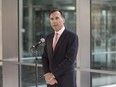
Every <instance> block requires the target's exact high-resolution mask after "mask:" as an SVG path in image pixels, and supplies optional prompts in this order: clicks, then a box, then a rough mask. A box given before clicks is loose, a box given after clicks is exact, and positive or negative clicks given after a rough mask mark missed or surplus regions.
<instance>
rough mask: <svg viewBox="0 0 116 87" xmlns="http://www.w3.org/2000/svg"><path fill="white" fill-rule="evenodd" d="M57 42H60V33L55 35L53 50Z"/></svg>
mask: <svg viewBox="0 0 116 87" xmlns="http://www.w3.org/2000/svg"><path fill="white" fill-rule="evenodd" d="M57 42H58V33H56V34H55V39H54V42H53V50H54V49H55V47H56V44H57Z"/></svg>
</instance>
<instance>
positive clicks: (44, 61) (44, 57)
mask: <svg viewBox="0 0 116 87" xmlns="http://www.w3.org/2000/svg"><path fill="white" fill-rule="evenodd" d="M46 39H47V38H46ZM46 48H47V41H46V42H45V46H44V51H43V54H42V65H43V70H44V74H45V73H48V72H50V70H49V60H48V53H47V49H46Z"/></svg>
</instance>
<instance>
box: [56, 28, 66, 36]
mask: <svg viewBox="0 0 116 87" xmlns="http://www.w3.org/2000/svg"><path fill="white" fill-rule="evenodd" d="M64 30H65V27H64V26H63V27H62V28H61V29H60V30H59V31H58V32H55V33H58V34H59V35H61V34H62V33H63V31H64Z"/></svg>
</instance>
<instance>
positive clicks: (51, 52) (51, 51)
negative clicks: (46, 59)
mask: <svg viewBox="0 0 116 87" xmlns="http://www.w3.org/2000/svg"><path fill="white" fill-rule="evenodd" d="M53 37H54V33H53V34H52V35H51V38H50V42H49V46H50V47H49V48H50V49H49V51H50V55H51V57H52V55H53V48H52V43H53Z"/></svg>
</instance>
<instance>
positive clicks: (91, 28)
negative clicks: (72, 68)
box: [0, 0, 116, 87]
mask: <svg viewBox="0 0 116 87" xmlns="http://www.w3.org/2000/svg"><path fill="white" fill-rule="evenodd" d="M53 8H59V9H61V10H63V11H64V13H65V26H66V27H67V29H69V30H70V31H72V32H74V33H77V34H78V37H79V50H78V55H77V68H76V72H77V86H78V87H116V80H115V78H116V29H115V28H116V1H115V0H3V1H1V7H0V9H1V10H0V14H1V16H0V18H1V19H0V20H1V31H2V32H1V33H0V36H2V37H0V39H1V41H0V42H1V43H2V44H0V46H1V47H0V50H1V59H0V79H1V80H0V87H8V86H9V87H36V77H37V76H36V73H37V74H38V84H37V85H38V87H46V83H45V80H44V77H43V69H42V61H41V55H42V52H43V46H44V44H42V45H39V46H38V52H37V58H38V61H37V63H38V71H37V72H36V67H35V62H36V60H35V50H31V47H32V45H34V44H36V43H37V42H38V41H39V40H40V39H41V38H45V37H46V35H48V34H49V33H51V32H52V27H51V25H50V22H49V12H50V10H51V9H53ZM12 84H13V85H12Z"/></svg>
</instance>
